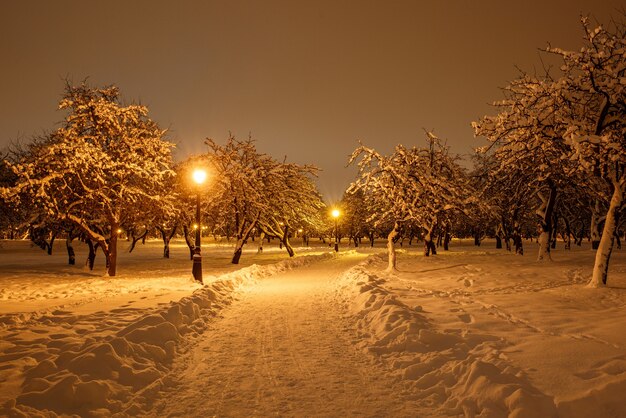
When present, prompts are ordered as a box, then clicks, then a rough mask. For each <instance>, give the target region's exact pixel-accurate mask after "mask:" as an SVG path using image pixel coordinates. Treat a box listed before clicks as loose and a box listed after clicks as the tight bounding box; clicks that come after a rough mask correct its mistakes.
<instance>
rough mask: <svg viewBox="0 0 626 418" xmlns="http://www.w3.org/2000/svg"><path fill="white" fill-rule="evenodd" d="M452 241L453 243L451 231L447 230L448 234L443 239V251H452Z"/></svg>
mask: <svg viewBox="0 0 626 418" xmlns="http://www.w3.org/2000/svg"><path fill="white" fill-rule="evenodd" d="M450 241H452V236H451V235H450V231H448V230H446V234H445V235H444V237H443V250H444V251H448V250H450Z"/></svg>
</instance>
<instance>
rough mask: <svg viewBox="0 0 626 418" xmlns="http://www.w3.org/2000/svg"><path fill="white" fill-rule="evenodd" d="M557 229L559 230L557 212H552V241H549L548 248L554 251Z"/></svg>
mask: <svg viewBox="0 0 626 418" xmlns="http://www.w3.org/2000/svg"><path fill="white" fill-rule="evenodd" d="M558 229H559V213H558V211H556V210H555V211H554V214H553V217H552V239H551V241H550V248H552V249H555V248H556V239H557V238H558V235H557V233H558Z"/></svg>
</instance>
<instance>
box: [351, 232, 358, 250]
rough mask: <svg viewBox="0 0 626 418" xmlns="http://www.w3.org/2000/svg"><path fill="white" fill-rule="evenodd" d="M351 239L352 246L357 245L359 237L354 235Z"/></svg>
mask: <svg viewBox="0 0 626 418" xmlns="http://www.w3.org/2000/svg"><path fill="white" fill-rule="evenodd" d="M352 241H354V248H358V247H359V238H358V237H357V236H356V235H355V236H353V237H352Z"/></svg>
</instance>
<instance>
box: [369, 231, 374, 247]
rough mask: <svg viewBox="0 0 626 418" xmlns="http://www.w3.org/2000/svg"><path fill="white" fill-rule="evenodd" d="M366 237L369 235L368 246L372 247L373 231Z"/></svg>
mask: <svg viewBox="0 0 626 418" xmlns="http://www.w3.org/2000/svg"><path fill="white" fill-rule="evenodd" d="M368 237H369V240H370V247H372V248H373V247H374V233H373V232H370V233H369V235H368Z"/></svg>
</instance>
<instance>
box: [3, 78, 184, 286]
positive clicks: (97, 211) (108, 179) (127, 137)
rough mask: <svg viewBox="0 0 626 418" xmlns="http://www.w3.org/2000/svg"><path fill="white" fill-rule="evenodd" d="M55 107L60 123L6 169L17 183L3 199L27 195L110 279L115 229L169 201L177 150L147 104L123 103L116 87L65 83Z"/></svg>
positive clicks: (113, 270) (114, 261)
mask: <svg viewBox="0 0 626 418" xmlns="http://www.w3.org/2000/svg"><path fill="white" fill-rule="evenodd" d="M59 109H61V110H64V111H66V112H67V116H66V118H65V120H64V121H63V123H62V126H61V127H60V128H59V129H57V130H56V131H54V132H53V133H52V134H50V135H48V136H47V137H46V138H45V139H43V140H41V141H37V142H34V143H33V144H31V145H30V146H29V149H28V151H29V152H28V155H27V157H26V158H24V159H22V160H21V161H19V162H17V163H15V164H11V165H10V166H11V169H12V170H13V172H14V173H15V174H16V175H17V177H18V180H17V182H16V185H15V186H14V187H13V188H5V189H2V194H3V195H5V196H9V195H10V196H13V197H19V195H20V194H21V193H27V194H28V196H29V198H30V201H31V202H32V204H34V205H37V206H38V207H41V208H43V210H45V213H46V214H47V215H49V216H51V217H54V218H56V219H58V220H61V221H69V222H72V223H73V224H75V225H76V226H77V227H78V228H79V229H80V230H81V231H82V232H83V233H84V235H85V237H86V239H88V240H91V241H93V242H95V243H97V245H98V246H99V247H100V248H101V249H102V251H103V252H104V254H105V255H106V260H107V273H108V275H109V276H115V274H116V269H117V238H118V229H119V228H120V226H121V225H122V224H123V223H124V222H125V220H126V219H127V218H128V217H129V216H132V215H133V214H135V213H136V212H138V211H141V210H142V209H143V208H145V207H147V206H150V205H162V206H163V205H167V204H168V201H167V199H165V196H166V195H167V190H164V187H163V186H164V184H165V180H166V179H167V178H168V177H170V176H172V175H173V171H172V170H171V149H172V148H173V146H174V145H173V144H172V143H170V142H168V141H166V140H164V135H165V131H164V130H162V129H160V128H159V127H158V125H157V124H156V123H155V122H154V121H152V120H151V119H150V118H149V117H148V109H147V108H146V107H144V106H141V105H136V104H131V105H123V104H121V102H120V97H119V91H118V89H117V88H116V87H113V86H112V87H106V88H93V87H90V86H88V85H87V84H85V83H83V84H81V85H79V86H71V85H69V84H68V85H67V86H66V91H65V95H64V97H63V98H62V100H61V102H60V103H59ZM22 203H24V202H22Z"/></svg>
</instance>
